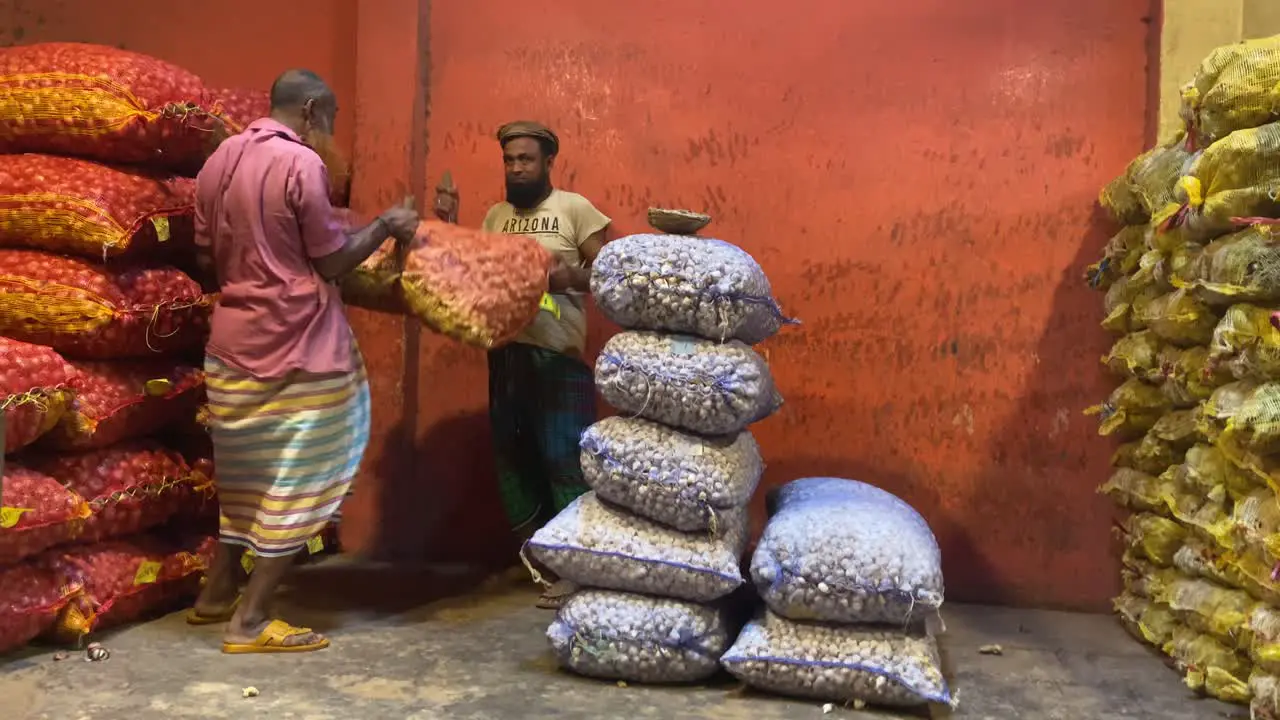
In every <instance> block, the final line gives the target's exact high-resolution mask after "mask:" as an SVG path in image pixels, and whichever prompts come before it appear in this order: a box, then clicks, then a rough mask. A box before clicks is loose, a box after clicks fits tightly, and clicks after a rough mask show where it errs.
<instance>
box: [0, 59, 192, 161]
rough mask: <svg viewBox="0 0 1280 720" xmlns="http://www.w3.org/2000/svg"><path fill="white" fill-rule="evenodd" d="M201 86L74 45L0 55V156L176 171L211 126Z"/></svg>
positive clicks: (158, 66) (165, 70)
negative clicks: (55, 158)
mask: <svg viewBox="0 0 1280 720" xmlns="http://www.w3.org/2000/svg"><path fill="white" fill-rule="evenodd" d="M203 95H204V84H203V83H202V82H201V81H200V78H198V77H196V76H195V75H193V74H192V73H189V72H187V71H185V70H183V69H182V68H179V67H177V66H176V65H171V64H169V63H167V62H164V61H162V60H157V59H155V58H152V57H147V56H146V55H141V54H138V53H134V52H129V51H127V50H120V49H118V48H113V47H105V46H101V45H85V44H80V43H42V44H38V45H24V46H18V47H8V48H3V49H0V153H4V154H12V153H21V152H41V153H49V154H54V155H75V156H80V157H91V158H95V159H98V160H104V161H106V162H118V163H127V164H131V165H145V166H148V167H166V168H180V167H188V166H190V165H191V164H193V163H198V162H199V161H200V159H201V158H202V157H203V155H204V152H205V151H206V144H207V141H208V137H209V134H210V133H211V132H212V129H213V127H214V126H215V124H216V120H215V119H214V118H213V117H212V116H211V115H210V114H209V113H208V112H207V111H206V109H205V108H204V107H203V106H202V105H203V103H202V99H203Z"/></svg>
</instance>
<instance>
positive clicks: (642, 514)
mask: <svg viewBox="0 0 1280 720" xmlns="http://www.w3.org/2000/svg"><path fill="white" fill-rule="evenodd" d="M655 212H656V211H655ZM673 212H674V213H675V218H676V219H677V220H678V221H679V220H683V221H684V222H685V223H688V225H686V227H685V232H686V233H691V232H695V231H696V230H697V229H698V228H700V227H701V226H702V225H705V223H706V222H707V221H708V220H709V218H706V217H705V216H694V215H692V214H688V213H683V212H677V211H663V212H656V215H657V217H655V213H651V222H653V223H654V224H655V226H661V227H662V228H664V229H667V228H670V226H668V225H665V224H664V223H662V222H661V220H660V219H659V218H670V217H671V213H673ZM591 291H592V294H593V296H594V298H595V300H596V303H597V304H598V305H599V307H600V309H601V310H602V311H603V312H604V314H605V315H606V316H607V317H608V318H609V319H610V320H612V321H613V322H615V323H617V324H618V325H620V326H622V327H623V328H625V329H626V331H625V332H622V333H620V334H618V335H616V336H614V337H613V338H612V339H611V340H610V341H609V342H608V343H607V344H606V345H605V347H604V349H603V351H602V352H601V353H600V356H599V358H598V360H597V363H596V385H597V387H598V389H599V390H600V392H601V394H602V395H603V397H604V398H605V400H606V401H608V402H609V403H610V404H611V405H613V406H614V407H615V408H617V409H618V410H619V411H621V413H622V415H621V416H619V417H612V418H608V419H606V420H603V421H601V422H599V423H597V424H595V425H593V426H592V427H590V428H589V429H588V430H587V431H586V432H585V433H583V436H582V439H581V459H582V469H583V473H584V475H585V478H586V481H587V483H588V484H589V485H590V486H591V488H592V491H591V492H589V493H587V494H586V495H584V496H582V497H581V498H579V499H578V500H577V501H575V502H574V503H573V504H572V505H570V506H569V507H568V508H566V509H565V510H564V511H563V512H562V513H561V514H560V515H558V516H557V517H556V518H554V519H553V520H551V522H549V523H548V524H547V525H546V526H545V527H543V528H541V529H540V530H539V531H538V532H537V533H536V534H535V535H534V537H533V538H532V539H531V540H530V542H529V550H530V551H531V553H532V555H533V557H534V559H536V560H537V561H538V562H539V563H541V564H542V565H544V566H545V567H547V568H549V569H550V570H551V571H552V572H554V573H555V574H556V575H558V576H559V577H561V578H563V579H565V580H569V581H571V582H573V583H576V584H577V585H579V586H580V587H581V588H582V589H581V590H579V591H578V592H576V593H574V594H573V595H571V596H570V597H568V598H567V599H566V600H565V603H564V605H563V606H562V608H561V609H560V611H559V613H558V614H557V616H556V619H555V621H554V622H553V623H552V624H551V627H550V628H549V629H548V631H547V635H548V638H549V639H550V641H551V645H552V647H553V649H554V651H555V654H556V656H557V658H558V660H559V662H560V664H561V665H562V666H563V667H565V668H566V669H569V670H571V671H574V672H577V673H580V674H582V675H586V676H590V677H597V678H602V679H612V680H626V681H634V682H647V683H660V682H691V681H697V680H701V679H704V678H707V677H709V676H711V675H713V674H715V673H716V672H717V670H718V668H719V660H720V656H721V655H722V654H723V653H724V651H725V649H726V648H727V647H728V646H729V644H730V643H731V642H732V640H733V637H734V635H735V633H736V630H737V628H736V626H735V625H734V623H733V617H734V613H733V612H732V611H731V610H730V608H729V603H727V602H726V598H727V597H728V596H729V595H730V594H732V593H733V592H734V591H735V590H737V589H738V588H739V587H740V586H742V585H743V583H744V579H743V576H742V558H743V555H744V553H745V551H746V546H747V539H748V525H747V504H748V503H749V501H750V499H751V496H752V494H753V493H754V491H755V489H756V486H757V484H758V482H759V480H760V476H761V473H762V472H763V463H762V461H761V458H760V452H759V449H758V447H757V445H756V441H755V440H754V438H753V437H752V435H751V433H750V432H749V431H748V430H747V429H746V428H747V426H748V425H750V424H751V423H753V422H756V421H758V420H761V419H763V418H765V417H767V416H768V415H771V414H772V413H774V412H775V411H777V410H778V408H779V407H780V406H781V404H782V400H781V398H780V397H779V395H778V394H777V392H776V391H775V389H774V384H773V379H772V376H771V374H770V372H769V367H768V365H767V363H766V362H765V360H764V358H763V357H761V356H760V355H759V354H758V353H757V352H756V351H755V350H753V349H752V347H751V346H752V345H753V344H755V343H759V342H762V341H764V340H765V339H767V338H768V337H770V336H771V335H773V334H775V333H776V332H778V330H779V329H780V328H781V327H782V325H784V324H785V323H786V322H788V321H787V320H786V319H784V318H783V316H782V313H781V311H780V310H779V308H778V305H777V303H776V302H774V300H773V298H772V297H771V294H770V287H769V282H768V280H767V278H766V277H765V275H764V272H763V271H762V270H761V269H760V266H759V265H758V264H756V262H755V260H754V259H752V258H751V256H750V255H748V254H747V253H746V252H745V251H743V250H741V249H740V248H738V247H736V246H734V245H731V244H729V243H726V242H721V241H718V240H710V239H702V238H698V237H694V236H692V235H691V234H686V235H633V236H630V237H625V238H620V239H618V240H615V241H613V242H611V243H609V244H608V245H606V246H605V248H604V250H603V251H601V253H600V255H599V257H597V258H596V261H595V264H594V266H593V271H592V277H591ZM676 333H679V334H676Z"/></svg>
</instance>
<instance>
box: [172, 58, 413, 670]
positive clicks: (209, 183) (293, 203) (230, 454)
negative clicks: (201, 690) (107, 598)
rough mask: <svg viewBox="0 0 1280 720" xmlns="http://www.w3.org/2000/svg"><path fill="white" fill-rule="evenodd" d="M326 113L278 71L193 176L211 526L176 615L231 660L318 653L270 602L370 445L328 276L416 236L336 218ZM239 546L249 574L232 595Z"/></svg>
mask: <svg viewBox="0 0 1280 720" xmlns="http://www.w3.org/2000/svg"><path fill="white" fill-rule="evenodd" d="M337 109H338V106H337V103H336V101H335V98H334V96H333V92H332V91H331V90H330V89H329V88H328V86H327V85H325V83H324V81H323V80H321V79H320V78H319V77H318V76H316V75H315V74H314V73H311V72H309V71H305V70H291V71H289V72H286V73H284V74H283V75H281V76H280V78H279V79H277V80H276V82H275V84H274V85H273V86H272V88H271V116H270V117H268V118H262V119H260V120H257V121H256V122H254V123H253V124H251V125H250V126H249V127H248V128H247V129H246V130H245V131H244V132H243V133H241V134H240V135H237V136H235V137H232V138H229V139H227V140H226V141H224V142H223V143H222V144H221V145H220V146H219V147H218V149H217V150H216V151H215V152H214V153H213V155H212V156H211V157H210V158H209V160H208V162H207V163H206V164H205V166H204V169H203V170H201V172H200V175H199V176H198V177H197V178H196V230H197V238H198V239H197V243H198V245H199V247H200V249H201V257H202V265H204V266H206V268H208V269H212V270H213V271H214V274H215V275H216V278H217V281H218V285H219V288H220V291H221V294H220V296H219V299H218V302H217V305H216V306H215V307H214V311H213V320H212V332H211V335H210V338H209V345H208V348H207V352H206V358H205V374H206V386H207V390H208V395H209V409H210V416H211V418H212V421H211V428H210V429H211V432H212V436H213V447H214V458H213V459H214V466H215V474H216V477H217V489H218V503H219V508H220V511H221V512H220V515H221V522H220V524H221V528H220V533H219V535H220V537H219V540H220V542H219V544H218V551H217V555H216V557H215V559H214V563H213V567H212V568H211V569H210V573H209V579H208V582H207V584H206V585H205V588H204V591H203V592H202V593H201V595H200V598H199V599H198V600H197V601H196V605H195V607H194V608H193V609H192V611H191V613H190V614H189V616H188V622H190V623H192V624H196V625H204V624H213V623H223V622H225V623H227V629H226V633H225V635H224V637H223V645H222V649H223V652H227V653H253V652H302V651H307V650H319V649H322V648H324V647H327V646H328V644H329V641H328V640H327V639H325V638H323V637H321V636H320V635H319V634H317V633H314V632H312V631H311V630H309V629H307V628H297V627H293V626H291V625H289V624H288V623H285V622H284V621H281V620H276V619H273V617H272V616H271V614H270V610H269V607H268V605H269V603H270V601H271V599H272V596H273V594H274V592H275V590H276V587H277V586H278V585H279V583H280V579H281V577H282V576H283V574H284V572H285V570H286V569H287V568H288V567H289V565H290V564H291V563H292V560H293V556H294V555H295V554H296V553H297V552H298V551H300V550H302V549H303V548H305V547H306V545H307V541H308V540H310V539H311V538H313V537H315V536H316V535H317V534H318V533H319V532H320V531H321V530H322V529H323V528H324V527H325V525H326V524H327V523H328V521H329V519H330V518H331V517H332V516H333V514H334V512H335V511H336V510H337V509H338V507H339V505H340V504H341V503H342V500H343V497H344V496H345V494H346V492H347V490H348V489H349V487H350V485H351V480H352V478H354V477H355V474H356V470H357V469H358V468H359V465H360V460H361V458H362V456H363V455H364V450H365V447H366V446H367V444H368V441H369V412H370V408H369V386H368V383H367V381H366V380H365V375H364V363H363V361H362V359H361V357H360V352H359V350H358V349H357V348H356V343H355V339H354V337H353V336H352V333H351V327H350V326H349V325H348V324H347V318H346V314H345V313H344V310H343V307H342V301H341V299H340V297H339V294H338V289H337V286H336V284H335V281H336V280H337V279H338V278H340V277H341V276H342V275H344V274H346V273H348V272H350V271H351V270H352V269H353V268H355V267H356V266H357V265H359V264H360V263H361V262H362V261H364V259H365V258H367V257H368V256H369V255H370V254H372V253H373V251H374V250H375V249H377V248H378V247H379V246H381V245H382V244H383V243H384V242H385V241H386V240H387V239H388V238H391V237H394V238H395V239H396V240H397V241H399V242H401V243H407V242H408V241H409V240H411V239H412V238H413V235H414V232H415V230H416V229H417V224H418V215H417V213H415V212H414V211H413V210H411V209H408V208H407V207H397V208H392V209H390V210H387V211H386V212H384V213H383V214H382V215H380V216H379V217H378V218H377V219H376V220H374V221H373V222H372V223H370V224H369V225H368V226H366V227H364V228H362V229H360V230H357V231H355V232H347V231H345V230H344V229H343V228H342V226H341V225H340V224H339V222H338V221H337V218H336V217H335V215H334V212H333V208H332V206H331V205H330V204H329V177H328V173H327V172H326V170H325V163H324V161H323V159H322V158H321V155H320V154H318V153H320V152H326V151H327V150H328V149H329V148H331V147H332V134H333V123H334V117H335V115H336V113H337ZM246 550H252V551H253V554H254V556H255V563H254V570H253V573H252V575H251V576H250V578H249V583H248V586H247V588H246V589H245V592H244V595H243V596H242V597H240V598H239V599H237V597H238V592H239V587H238V586H239V581H240V579H241V573H240V570H239V568H240V563H241V560H242V555H243V554H244V552H245V551H246Z"/></svg>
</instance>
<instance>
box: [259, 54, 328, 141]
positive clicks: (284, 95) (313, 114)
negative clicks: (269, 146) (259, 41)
mask: <svg viewBox="0 0 1280 720" xmlns="http://www.w3.org/2000/svg"><path fill="white" fill-rule="evenodd" d="M337 114H338V101H337V98H336V97H334V94H333V90H331V89H330V88H329V85H328V83H326V82H325V81H324V80H323V79H322V78H321V77H320V76H319V75H317V74H315V73H313V72H311V71H310V70H302V69H294V70H286V71H285V72H284V73H282V74H281V75H280V77H278V78H276V81H275V82H274V83H272V84H271V117H273V118H275V119H276V120H278V121H280V122H282V123H284V124H286V125H288V126H289V127H291V128H293V129H294V130H296V131H298V132H299V133H300V134H303V135H305V134H307V132H308V131H320V132H323V133H332V132H333V121H334V118H335V117H336V116H337Z"/></svg>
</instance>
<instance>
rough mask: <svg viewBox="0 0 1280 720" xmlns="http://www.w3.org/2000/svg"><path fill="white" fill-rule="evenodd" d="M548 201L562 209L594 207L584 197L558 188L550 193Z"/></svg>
mask: <svg viewBox="0 0 1280 720" xmlns="http://www.w3.org/2000/svg"><path fill="white" fill-rule="evenodd" d="M548 200H550V201H552V202H554V203H555V204H557V205H559V206H560V207H562V208H575V207H589V208H594V207H595V205H592V204H591V201H590V200H588V199H587V198H586V196H585V195H579V194H578V193H576V192H573V191H571V190H561V189H559V188H556V189H555V190H552V191H551V197H550V198H548Z"/></svg>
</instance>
